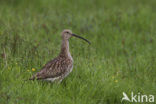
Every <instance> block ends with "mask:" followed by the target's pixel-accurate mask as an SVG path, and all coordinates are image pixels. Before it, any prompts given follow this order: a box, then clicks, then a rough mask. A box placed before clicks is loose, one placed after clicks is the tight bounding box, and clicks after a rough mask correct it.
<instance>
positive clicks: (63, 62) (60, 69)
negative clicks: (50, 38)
mask: <svg viewBox="0 0 156 104" xmlns="http://www.w3.org/2000/svg"><path fill="white" fill-rule="evenodd" d="M61 36H62V44H61V52H60V54H59V55H58V56H57V57H56V58H54V59H53V60H51V61H49V62H48V63H47V64H45V66H44V67H43V68H42V69H41V70H40V71H39V72H37V73H36V74H34V75H33V76H32V78H30V80H35V79H36V80H46V81H51V82H54V81H58V82H61V81H62V80H63V79H64V78H65V77H67V76H68V75H69V73H70V72H71V71H72V69H73V58H72V56H71V54H70V51H69V39H70V38H71V37H73V36H74V37H77V38H80V39H83V40H85V41H86V42H88V43H89V44H90V42H89V41H88V40H87V39H85V38H83V37H80V36H78V35H76V34H73V33H72V31H71V30H68V29H65V30H64V31H63V32H62V35H61Z"/></svg>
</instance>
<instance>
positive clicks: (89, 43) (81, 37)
mask: <svg viewBox="0 0 156 104" xmlns="http://www.w3.org/2000/svg"><path fill="white" fill-rule="evenodd" d="M72 36H74V37H77V38H80V39H82V40H84V41H86V42H88V44H91V43H90V41H88V40H87V39H85V38H83V37H81V36H78V35H76V34H72Z"/></svg>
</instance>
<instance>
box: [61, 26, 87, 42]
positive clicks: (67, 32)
mask: <svg viewBox="0 0 156 104" xmlns="http://www.w3.org/2000/svg"><path fill="white" fill-rule="evenodd" d="M72 36H74V37H77V38H80V39H82V40H84V41H86V42H88V43H89V44H90V42H89V41H88V40H87V39H85V38H83V37H81V36H78V35H76V34H73V33H72V31H71V30H69V29H65V30H63V32H62V38H63V39H65V40H68V39H70V38H71V37H72Z"/></svg>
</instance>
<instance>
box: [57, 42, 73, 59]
mask: <svg viewBox="0 0 156 104" xmlns="http://www.w3.org/2000/svg"><path fill="white" fill-rule="evenodd" d="M60 55H61V56H65V57H71V55H70V52H69V41H68V40H66V39H63V40H62V44H61V52H60Z"/></svg>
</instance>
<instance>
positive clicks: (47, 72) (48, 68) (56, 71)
mask: <svg viewBox="0 0 156 104" xmlns="http://www.w3.org/2000/svg"><path fill="white" fill-rule="evenodd" d="M71 64H72V61H71V60H70V59H66V58H62V57H57V58H55V59H53V60H52V61H49V62H48V63H47V64H46V65H45V66H44V67H43V68H42V69H41V71H40V72H38V73H36V74H35V75H33V77H32V78H31V80H34V79H38V80H39V79H46V78H55V77H58V76H61V75H62V74H64V73H65V72H66V71H67V69H68V68H69V66H70V65H71Z"/></svg>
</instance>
